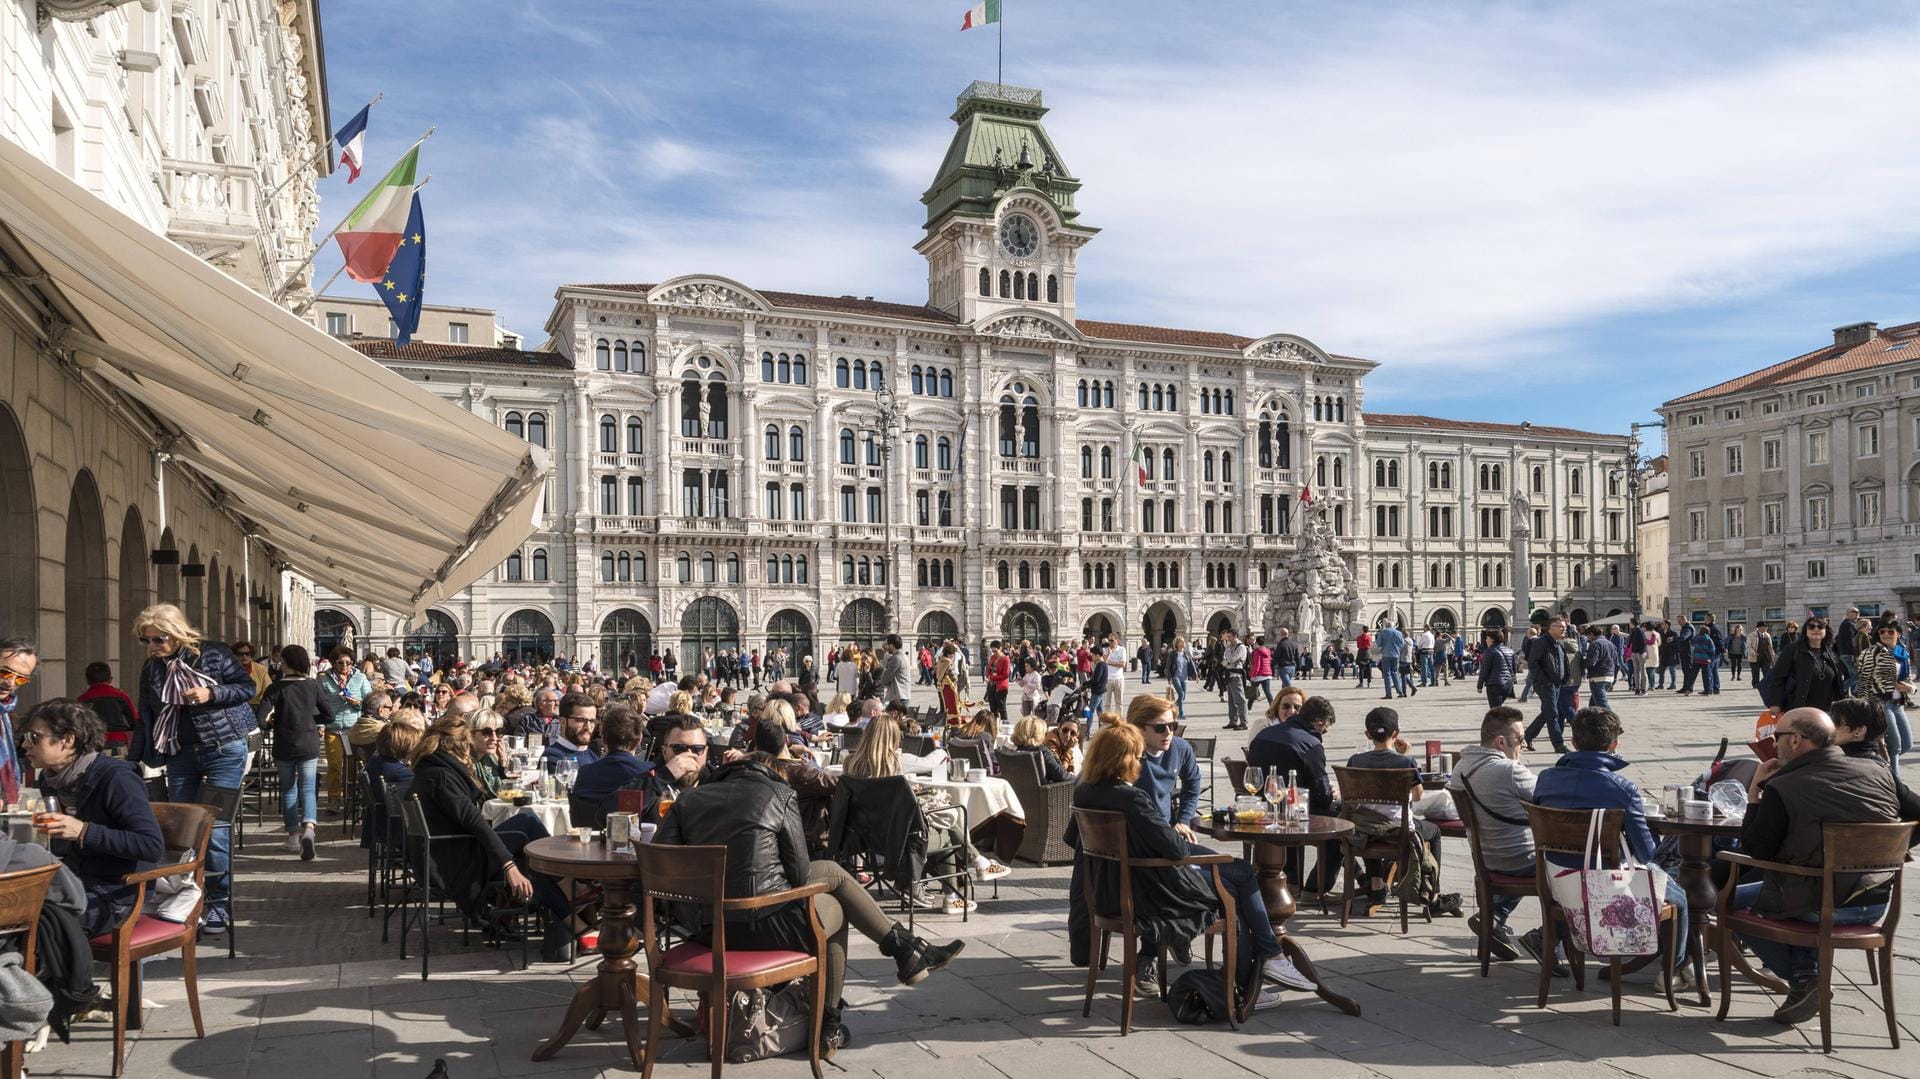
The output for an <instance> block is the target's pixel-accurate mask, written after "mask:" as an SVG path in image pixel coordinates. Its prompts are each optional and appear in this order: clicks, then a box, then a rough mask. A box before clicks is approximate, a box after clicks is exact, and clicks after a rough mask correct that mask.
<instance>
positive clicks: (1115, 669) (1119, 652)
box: [1107, 644, 1127, 682]
mask: <svg viewBox="0 0 1920 1079" xmlns="http://www.w3.org/2000/svg"><path fill="white" fill-rule="evenodd" d="M1126 674H1127V650H1126V649H1124V648H1122V647H1120V646H1119V645H1117V644H1116V645H1114V646H1113V651H1111V652H1108V653H1107V681H1109V682H1117V681H1119V680H1120V679H1122V678H1124V677H1126Z"/></svg>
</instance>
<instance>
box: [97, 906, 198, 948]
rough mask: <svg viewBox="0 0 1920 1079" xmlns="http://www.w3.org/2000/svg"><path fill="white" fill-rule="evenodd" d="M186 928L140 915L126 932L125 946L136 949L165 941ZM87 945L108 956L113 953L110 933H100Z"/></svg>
mask: <svg viewBox="0 0 1920 1079" xmlns="http://www.w3.org/2000/svg"><path fill="white" fill-rule="evenodd" d="M186 928H187V927H186V926H184V925H181V924H180V923H179V922H169V921H167V920H166V919H164V918H155V917H152V916H150V915H146V914H142V915H141V916H140V917H139V919H138V920H137V921H135V922H134V923H133V926H132V927H131V928H130V929H128V930H127V945H128V946H129V947H133V948H138V947H141V946H142V945H146V944H152V943H153V942H154V941H158V940H167V939H169V938H171V937H177V936H179V935H180V934H181V932H183V931H184V930H185V929H186ZM87 943H88V944H91V945H93V947H94V950H96V951H105V952H107V953H108V954H112V952H113V934H112V933H102V934H100V935H99V936H97V937H95V938H93V939H92V940H90V941H88V942H87Z"/></svg>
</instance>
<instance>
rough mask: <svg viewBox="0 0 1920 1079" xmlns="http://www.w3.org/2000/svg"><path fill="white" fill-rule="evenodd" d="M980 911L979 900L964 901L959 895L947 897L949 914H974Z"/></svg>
mask: <svg viewBox="0 0 1920 1079" xmlns="http://www.w3.org/2000/svg"><path fill="white" fill-rule="evenodd" d="M979 909H980V901H979V900H977V899H962V898H960V897H959V896H957V895H950V896H948V897H947V905H946V912H947V913H948V914H972V913H973V912H974V911H976V910H979Z"/></svg>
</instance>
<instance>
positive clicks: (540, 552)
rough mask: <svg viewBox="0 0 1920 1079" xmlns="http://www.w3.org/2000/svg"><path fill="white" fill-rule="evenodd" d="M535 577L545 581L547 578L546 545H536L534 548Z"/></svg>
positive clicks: (537, 579)
mask: <svg viewBox="0 0 1920 1079" xmlns="http://www.w3.org/2000/svg"><path fill="white" fill-rule="evenodd" d="M533 579H534V580H536V581H544V580H546V579H547V549H546V548H545V547H535V548H534V549H533Z"/></svg>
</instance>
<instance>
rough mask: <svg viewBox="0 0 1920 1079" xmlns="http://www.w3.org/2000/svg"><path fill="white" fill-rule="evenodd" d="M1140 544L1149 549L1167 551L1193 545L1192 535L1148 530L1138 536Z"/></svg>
mask: <svg viewBox="0 0 1920 1079" xmlns="http://www.w3.org/2000/svg"><path fill="white" fill-rule="evenodd" d="M1140 546H1141V547H1143V548H1145V549H1146V550H1149V551H1168V550H1172V549H1174V548H1176V547H1192V546H1194V537H1193V536H1191V535H1188V534H1186V533H1183V532H1149V533H1147V534H1146V535H1143V536H1141V537H1140Z"/></svg>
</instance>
